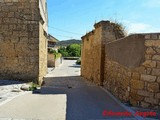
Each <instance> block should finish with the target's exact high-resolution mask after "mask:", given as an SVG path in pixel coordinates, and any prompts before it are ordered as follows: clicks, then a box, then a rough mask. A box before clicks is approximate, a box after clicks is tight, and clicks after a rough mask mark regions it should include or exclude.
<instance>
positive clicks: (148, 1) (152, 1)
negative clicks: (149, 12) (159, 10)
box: [143, 0, 160, 8]
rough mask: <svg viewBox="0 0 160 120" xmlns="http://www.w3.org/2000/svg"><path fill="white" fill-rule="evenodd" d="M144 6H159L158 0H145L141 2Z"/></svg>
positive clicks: (159, 0)
mask: <svg viewBox="0 0 160 120" xmlns="http://www.w3.org/2000/svg"><path fill="white" fill-rule="evenodd" d="M143 6H145V7H151V8H153V7H160V0H145V1H144V3H143Z"/></svg>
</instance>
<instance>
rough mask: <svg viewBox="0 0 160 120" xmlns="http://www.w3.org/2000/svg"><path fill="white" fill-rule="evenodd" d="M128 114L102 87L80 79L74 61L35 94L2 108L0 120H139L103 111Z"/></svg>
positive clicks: (64, 63)
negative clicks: (107, 113) (105, 113)
mask: <svg viewBox="0 0 160 120" xmlns="http://www.w3.org/2000/svg"><path fill="white" fill-rule="evenodd" d="M105 110H107V111H113V112H125V111H127V109H125V108H124V107H123V106H121V105H120V104H119V103H118V102H117V101H116V100H114V99H113V98H112V97H111V96H110V95H109V94H107V93H106V92H105V91H103V90H102V89H101V88H100V87H98V86H95V85H94V84H92V83H90V82H87V80H85V79H84V78H82V77H80V66H77V65H75V61H71V60H65V61H63V64H62V65H61V66H59V67H58V68H56V69H55V70H53V71H51V72H50V73H49V74H48V75H47V76H45V85H44V86H43V87H42V88H41V89H40V90H38V91H35V92H33V93H32V94H31V93H29V94H26V95H23V96H20V97H18V98H16V99H14V100H12V101H10V102H9V103H7V104H5V105H2V106H0V118H1V119H0V120H65V119H66V120H136V119H137V118H135V117H134V116H133V115H131V116H129V117H124V116H121V117H120V116H117V117H116V116H112V115H110V116H109V115H104V111H105Z"/></svg>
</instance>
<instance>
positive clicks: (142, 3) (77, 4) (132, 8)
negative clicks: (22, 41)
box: [47, 0, 160, 40]
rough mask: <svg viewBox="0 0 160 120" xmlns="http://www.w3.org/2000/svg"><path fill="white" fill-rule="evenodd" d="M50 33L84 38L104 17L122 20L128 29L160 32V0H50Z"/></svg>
mask: <svg viewBox="0 0 160 120" xmlns="http://www.w3.org/2000/svg"><path fill="white" fill-rule="evenodd" d="M47 2H48V17H49V25H48V26H49V33H50V34H51V35H53V36H54V37H56V38H57V39H59V40H67V39H80V38H81V36H82V35H84V34H85V33H86V32H89V31H91V30H92V29H93V25H94V23H95V22H99V21H101V20H111V21H114V20H116V21H118V22H120V23H122V24H123V25H124V26H125V27H126V30H127V31H128V33H146V32H160V0H47Z"/></svg>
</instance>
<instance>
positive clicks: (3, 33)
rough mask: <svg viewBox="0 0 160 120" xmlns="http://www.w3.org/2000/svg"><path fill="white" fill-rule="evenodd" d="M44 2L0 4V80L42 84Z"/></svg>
mask: <svg viewBox="0 0 160 120" xmlns="http://www.w3.org/2000/svg"><path fill="white" fill-rule="evenodd" d="M47 21H48V20H47V8H46V0H0V66H1V67H0V79H8V80H9V79H16V80H25V81H26V80H27V81H36V82H38V83H39V84H41V82H42V78H43V76H44V75H45V74H46V72H47V37H46V36H47Z"/></svg>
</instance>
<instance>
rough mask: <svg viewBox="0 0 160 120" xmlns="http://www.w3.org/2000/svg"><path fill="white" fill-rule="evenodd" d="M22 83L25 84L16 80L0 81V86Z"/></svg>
mask: <svg viewBox="0 0 160 120" xmlns="http://www.w3.org/2000/svg"><path fill="white" fill-rule="evenodd" d="M23 83H26V82H23V81H18V80H0V86H5V85H14V84H23Z"/></svg>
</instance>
